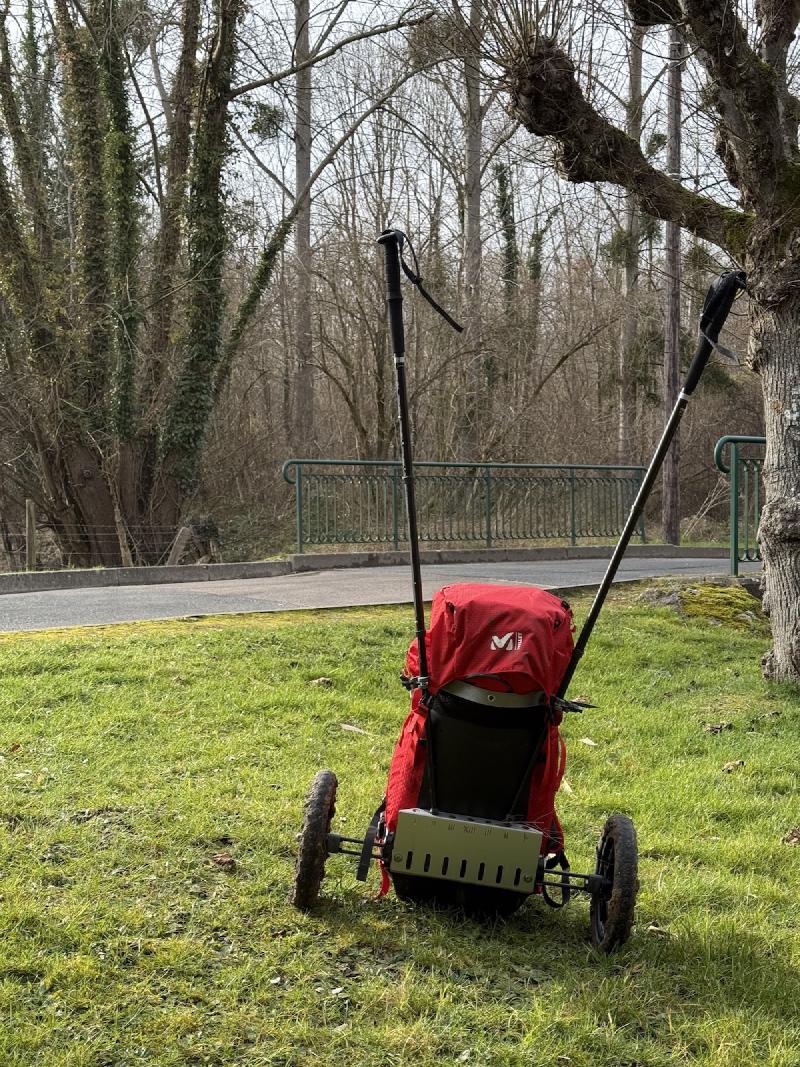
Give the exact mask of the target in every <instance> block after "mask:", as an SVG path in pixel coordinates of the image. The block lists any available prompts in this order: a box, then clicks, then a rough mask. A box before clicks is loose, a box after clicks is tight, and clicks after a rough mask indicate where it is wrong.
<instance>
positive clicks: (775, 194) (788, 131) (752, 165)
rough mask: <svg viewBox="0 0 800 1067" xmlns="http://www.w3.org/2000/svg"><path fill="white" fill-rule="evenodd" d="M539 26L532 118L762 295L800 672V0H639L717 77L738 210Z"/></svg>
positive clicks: (785, 566)
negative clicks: (720, 252) (630, 127)
mask: <svg viewBox="0 0 800 1067" xmlns="http://www.w3.org/2000/svg"><path fill="white" fill-rule="evenodd" d="M525 11H526V12H527V15H528V19H527V24H524V23H523V24H520V22H519V20H517V21H516V25H514V26H513V27H512V28H511V30H508V29H507V28H504V29H505V34H504V38H503V39H504V41H505V42H510V47H504V58H503V62H504V64H505V70H506V79H507V80H506V85H507V88H508V91H509V93H510V97H511V102H512V107H513V109H514V111H515V114H516V115H517V116H518V117H519V119H520V121H521V122H522V123H523V124H524V125H525V127H526V128H527V129H528V130H529V131H530V132H531V133H534V134H536V135H538V136H545V137H550V138H552V139H553V141H554V142H555V144H556V145H557V156H558V165H559V167H560V170H561V172H562V174H563V175H564V176H565V177H566V178H568V179H569V180H571V181H573V182H602V181H606V182H612V183H614V184H617V185H620V186H622V187H623V188H626V189H629V190H631V191H632V192H635V193H636V194H637V195H638V196H639V199H640V202H641V204H642V206H643V208H644V209H645V210H646V211H647V212H648V213H649V214H651V215H655V216H657V217H658V218H662V219H664V220H670V221H673V222H677V223H680V224H681V225H682V226H683V227H685V228H686V229H688V230H690V231H691V232H693V233H694V234H696V235H697V236H699V237H702V238H704V239H706V240H708V241H710V242H711V243H713V244H715V245H717V246H719V247H722V248H724V249H725V250H726V251H727V252H728V253H729V254H730V255H731V256H733V257H734V258H735V259H736V260H738V261H739V262H741V263H743V264H744V265H745V267H746V268H747V272H748V278H749V282H748V289H749V294H750V317H751V340H750V362H751V366H752V367H753V369H754V370H755V371H756V372H757V373H759V374H760V375H761V382H762V389H763V393H764V400H765V405H764V409H765V421H766V432H767V458H766V465H765V470H764V478H765V485H766V491H767V501H766V504H765V507H764V510H763V512H762V518H761V527H760V531H759V537H760V542H761V546H762V553H763V556H764V560H765V576H766V598H765V600H766V606H767V609H768V610H769V611H770V612H771V621H772V632H773V642H774V644H773V649H772V651H771V653H770V654H769V655H768V656H767V657H766V660H765V663H764V669H765V671H766V673H767V674H768V675H769V676H771V677H776V678H792V679H795V680H797V679H800V551H799V550H798V549H800V393H798V386H797V374H796V352H797V349H798V345H800V296H798V291H799V290H798V287H797V284H796V278H797V273H798V270H800V258H799V257H800V253H798V251H797V247H796V234H797V228H798V225H799V224H800V218H798V211H800V197H798V196H797V189H798V183H799V182H800V177H799V175H800V158H799V157H800V153H798V144H797V114H798V106H797V101H796V99H795V97H794V95H793V94H792V91H791V89H790V85H789V82H788V80H787V55H788V51H789V47H790V45H791V43H792V40H793V37H794V33H795V30H796V28H797V23H798V19H800V7H798V6H797V5H786V4H783V3H782V2H773V0H764V2H762V3H760V4H759V5H758V6H757V8H756V10H755V15H754V18H753V20H752V22H750V23H744V22H742V21H741V18H740V17H739V15H737V13H736V12H734V11H733V10H731V8H730V7H729V6H725V5H720V4H714V3H712V4H709V3H706V2H702V3H701V2H700V0H680V2H678V0H660V2H659V3H655V2H653V3H650V2H649V0H637V2H636V3H635V5H634V12H633V13H634V17H635V19H636V20H637V21H638V22H639V23H641V24H648V25H660V24H664V23H670V24H675V25H677V26H678V27H679V28H680V29H681V31H682V33H683V34H684V35H685V36H686V37H687V38H688V39H689V41H690V43H691V46H692V48H693V49H694V53H695V54H696V56H697V58H698V61H699V62H700V63H702V65H703V68H704V70H705V74H706V78H707V99H708V100H709V101H710V107H711V109H712V110H711V113H712V114H713V115H714V119H715V125H716V137H717V140H716V145H715V147H716V151H717V155H718V158H719V160H720V162H721V163H722V165H723V167H724V170H725V175H726V177H727V179H728V181H729V182H730V184H731V185H732V186H733V188H734V189H735V190H736V191H737V192H738V196H739V206H738V207H729V206H727V205H725V204H724V203H721V202H720V201H718V200H715V199H713V198H711V197H708V196H703V195H699V194H697V193H695V192H693V191H691V190H689V189H687V188H686V187H685V186H684V185H683V184H682V183H681V182H680V181H678V180H677V179H675V178H674V177H671V176H669V175H667V174H665V173H663V172H661V171H659V170H658V169H657V168H656V167H655V166H654V165H653V164H652V163H651V162H650V161H649V160H648V159H647V158H646V157H645V155H644V153H643V152H642V150H641V148H640V147H639V145H637V144H635V143H634V142H633V141H632V140H631V138H629V137H628V136H627V135H626V134H625V133H623V132H622V131H621V130H620V129H619V128H618V127H617V126H615V125H614V123H613V122H611V121H610V120H609V119H608V118H607V117H606V116H605V115H604V114H602V113H601V111H599V110H598V109H597V108H596V107H595V106H593V105H592V103H591V102H590V101H589V100H588V99H587V97H586V96H585V95H584V92H583V90H582V88H581V85H580V82H579V79H578V77H577V75H576V68H575V64H574V63H573V61H572V60H571V58H570V57H569V55H568V53H567V51H566V50H565V49H564V47H563V46H562V45H561V44H560V43H559V41H558V39H557V27H556V33H554V32H553V31H552V29H551V30H550V31H545V30H544V29H537V27H536V25H535V22H536V20H535V18H534V17H533V13H532V11H531V9H530V8H529V7H528V6H527V5H525Z"/></svg>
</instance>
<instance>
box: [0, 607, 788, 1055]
mask: <svg viewBox="0 0 800 1067" xmlns="http://www.w3.org/2000/svg"><path fill="white" fill-rule="evenodd" d="M737 593H738V595H739V596H741V597H742V598H744V597H745V596H746V594H744V593H740V592H738V591H737ZM728 596H729V594H728V593H726V592H725V591H722V592H720V591H719V590H714V589H712V590H710V591H709V592H707V593H704V594H703V595H697V596H694V595H691V594H689V595H687V598H686V604H687V614H683V615H679V614H677V613H675V612H674V611H672V610H670V609H668V608H657V607H656V608H654V607H652V606H649V605H646V604H643V603H641V602H640V601H639V600H638V599H637V597H638V590H637V591H631V590H629V591H627V592H617V593H615V595H614V598H613V599H612V601H611V602H610V604H609V607H608V610H607V613H606V614H605V616H604V618H603V619H601V622H600V624H599V627H598V630H597V632H596V639H595V641H594V643H593V645H592V647H591V650H590V652H589V653H588V654H587V656H586V658H585V660H584V663H583V664H582V665H581V667H580V669H579V673H578V674H577V676H576V680H575V685H574V686H573V689H572V695H573V696H576V697H579V696H585V697H589V698H591V699H592V700H593V702H594V703H597V704H598V705H599V709H598V710H594V711H588V712H586V713H585V714H584V715H583V716H582V717H578V716H571V717H570V718H569V720H568V722H567V723H566V727H565V732H566V736H567V743H568V749H569V755H568V763H567V775H566V777H567V787H566V788H565V789H564V790H563V791H562V794H561V796H560V804H559V811H560V814H561V816H562V821H563V823H564V827H565V832H566V837H567V851H568V854H569V855H570V859H571V861H572V865H573V867H574V868H575V869H576V870H589V869H590V868H591V866H592V864H593V851H594V845H595V842H596V839H597V835H598V833H599V830H600V827H601V826H602V823H603V821H604V819H605V816H606V815H607V814H608V813H610V812H613V811H622V812H626V813H628V814H630V815H631V816H632V817H633V818H634V820H635V822H636V825H637V829H638V832H639V845H640V852H641V871H640V875H641V881H642V889H641V894H640V906H639V909H638V913H637V925H636V928H635V930H634V935H633V939H632V940H631V942H630V943H629V945H628V946H626V948H625V949H623V950H622V951H621V952H619V953H618V954H616V955H615V956H612V957H611V958H599V957H598V956H596V955H595V954H594V953H593V952H592V950H591V948H590V947H589V944H588V940H587V935H588V907H587V905H586V904H585V903H584V901H583V900H582V899H580V898H579V899H577V900H576V901H575V902H574V903H572V904H571V905H570V906H569V907H568V908H567V909H566V910H565V911H562V912H553V911H550V910H549V909H547V908H546V907H545V906H544V905H543V904H542V902H541V901H539V900H534V901H532V902H530V903H529V904H527V905H526V906H525V908H523V910H522V911H521V912H519V913H518V914H517V916H515V917H514V918H512V919H511V920H509V921H508V922H506V923H502V922H498V923H495V924H484V925H481V924H479V923H477V922H474V921H465V920H462V919H459V918H458V917H457V916H453V915H451V914H446V913H435V912H432V911H427V910H423V909H414V908H412V907H409V906H407V905H404V904H401V903H400V902H399V901H397V900H396V899H395V898H394V896H393V895H390V896H389V897H387V898H385V899H383V900H377V899H376V897H375V893H376V891H377V886H378V879H377V878H376V877H375V876H373V878H372V881H371V882H370V883H369V884H368V886H367V887H366V888H365V887H364V886H363V885H362V884H360V883H358V882H356V881H355V878H354V866H353V865H352V864H351V863H350V861H349V860H348V859H347V858H345V857H335V858H333V859H332V860H330V861H329V865H328V877H327V878H326V881H325V884H324V890H325V901H324V903H323V905H322V906H321V907H320V909H319V910H318V911H317V912H315V913H314V914H312V915H302V914H299V913H297V912H295V911H293V910H292V909H291V908H290V907H289V905H288V904H287V892H288V889H289V884H290V880H291V875H292V868H293V849H294V835H295V832H296V830H297V828H298V824H299V820H300V813H301V809H302V802H303V795H304V793H305V790H306V788H307V786H308V783H309V781H310V779H311V777H312V776H313V774H314V773H315V772H316V771H317V770H318V769H319V768H321V767H324V766H329V767H331V768H332V769H333V770H335V771H336V772H337V774H338V776H339V780H340V786H339V816H338V817H337V820H336V824H335V827H334V828H338V829H340V831H343V832H347V831H350V832H352V833H353V834H354V835H355V834H357V833H359V832H362V831H363V829H364V828H365V827H366V823H367V822H368V819H369V816H370V815H371V813H372V811H373V809H374V807H375V805H376V803H377V801H378V800H379V799H380V797H381V795H382V792H383V788H384V784H385V778H386V771H387V767H388V764H389V759H390V755H391V750H392V746H393V744H394V741H395V737H396V735H397V733H398V731H399V728H400V724H401V722H402V719H403V717H404V715H405V712H406V705H407V701H406V695H405V693H404V691H403V690H402V688H401V687H400V685H399V683H398V682H397V675H398V671H399V669H400V665H401V663H402V659H403V655H404V651H405V647H406V645H407V643H408V641H409V638H410V635H411V631H412V620H411V612H410V610H409V609H407V608H392V609H384V608H380V609H371V610H361V609H359V610H352V611H336V612H319V613H315V614H311V613H309V614H304V615H284V616H274V615H268V616H257V617H254V616H251V617H238V618H231V619H213V618H209V619H203V620H199V621H183V622H170V623H154V624H143V625H134V626H116V627H109V628H106V629H96V630H83V631H74V630H73V631H63V632H53V633H49V634H34V635H11V636H3V637H2V638H0V761H1V762H0V774H1V776H2V777H1V779H0V782H1V784H0V789H1V790H2V792H1V793H0V845H1V847H2V881H1V882H0V931H1V932H2V953H1V954H0V1064H2V1065H6V1064H26V1065H27V1064H42V1065H46V1067H66V1065H70V1067H78V1065H81V1067H133V1065H136V1064H142V1063H147V1064H158V1065H164V1067H171V1065H177V1064H213V1065H218V1067H223V1065H225V1067H228V1065H239V1064H243V1065H244V1064H246V1065H248V1067H249V1065H253V1067H262V1065H263V1067H266V1065H274V1067H278V1065H280V1067H290V1065H291V1067H295V1065H306V1064H308V1065H311V1064H320V1065H330V1067H333V1065H336V1067H340V1065H341V1067H350V1065H354V1067H361V1065H364V1067H367V1065H369V1067H373V1065H374V1067H383V1065H391V1064H409V1065H414V1067H427V1065H434V1064H436V1065H437V1067H439V1065H448V1064H462V1063H467V1064H470V1065H473V1067H474V1065H478V1064H479V1065H491V1067H493V1065H520V1067H522V1065H525V1067H559V1065H562V1064H563V1065H574V1067H589V1065H593V1067H594V1065H601V1067H634V1065H636V1067H660V1065H662V1064H663V1065H667V1064H671V1065H672V1064H689V1063H691V1064H708V1065H709V1067H711V1065H713V1067H729V1065H730V1067H734V1065H736V1067H738V1065H742V1067H747V1065H755V1064H759V1065H761V1064H769V1065H772V1067H778V1065H781V1067H790V1065H792V1067H798V1065H800V1010H799V1009H798V1005H800V970H799V968H800V927H799V925H798V906H799V905H800V894H799V893H798V886H799V885H800V847H793V846H792V845H790V844H788V843H784V842H782V837H783V836H784V835H785V834H786V833H787V831H789V830H791V828H792V827H796V826H798V824H800V798H799V794H798V767H800V696H798V695H797V693H793V692H791V691H790V690H789V689H787V688H776V687H771V686H767V685H766V684H765V683H764V682H763V681H762V680H761V677H760V673H759V662H758V661H759V658H760V655H761V654H762V652H763V650H764V649H765V648H766V646H767V633H766V629H765V626H764V623H763V620H761V619H760V618H743V619H737V618H736V617H735V616H736V615H737V614H739V613H740V612H741V610H742V609H743V608H747V606H748V605H747V604H746V603H745V602H744V600H743V601H742V602H741V603H738V602H737V603H735V604H734V605H733V607H732V608H731V605H730V604H729V603H728V599H727V598H728ZM714 598H717V599H718V600H719V601H720V603H718V604H717V603H714ZM586 607H587V601H586V600H581V601H579V602H578V603H577V604H576V609H577V613H578V614H582V612H584V611H585V610H586ZM710 616H713V618H711V617H710ZM720 619H721V620H722V621H721V622H719V621H718V620H720ZM323 676H324V677H327V678H329V679H331V684H330V685H329V686H327V687H326V686H323V685H315V684H313V682H314V680H315V679H318V678H320V677H323ZM723 721H724V722H727V723H731V724H732V728H727V729H723V730H721V731H720V732H718V733H710V732H706V731H705V730H704V725H705V724H713V723H720V722H723ZM343 726H350V727H357V728H358V730H357V731H356V730H352V729H343ZM589 742H594V743H593V744H592V743H589ZM738 760H743V761H744V763H743V765H736V766H734V768H733V769H732V770H730V771H728V772H726V771H724V770H723V767H724V765H725V764H729V763H735V762H736V761H738Z"/></svg>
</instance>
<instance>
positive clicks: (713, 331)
mask: <svg viewBox="0 0 800 1067" xmlns="http://www.w3.org/2000/svg"><path fill="white" fill-rule="evenodd" d="M744 287H745V275H744V273H743V272H742V271H733V270H732V271H728V272H727V273H726V274H722V275H721V276H720V277H719V278H718V279H717V280H716V281H715V282H714V284H713V285H712V286H711V288H710V289H709V290H708V293H707V294H706V300H705V304H704V305H703V314H702V315H701V316H700V341H699V343H698V345H697V351H696V352H695V355H694V359H693V360H692V365H691V367H689V373H688V374H687V376H686V382H685V383H684V386H683V391H684V393H686V395H687V396H691V395H692V393H693V392H694V391H695V389H696V388H697V384H698V382H699V381H700V378H701V376H702V374H703V371H704V370H705V369H706V364H707V363H708V360H709V357H710V356H711V353H712V352H713V350H714V346H715V345H716V343H717V341H718V340H719V332H720V330H721V329H722V327H723V325H724V324H725V320H726V319H727V317H728V312H729V311H730V310H731V307H732V306H733V301H734V300H735V299H736V294H737V293H738V292H739V290H740V289H744Z"/></svg>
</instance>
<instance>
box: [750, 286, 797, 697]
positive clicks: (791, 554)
mask: <svg viewBox="0 0 800 1067" xmlns="http://www.w3.org/2000/svg"><path fill="white" fill-rule="evenodd" d="M750 346H751V356H752V359H753V364H754V367H755V368H756V369H757V370H758V371H759V372H760V374H761V381H762V388H763V392H764V421H765V424H766V435H767V454H766V460H765V463H764V486H765V489H766V503H765V505H764V508H763V510H762V512H761V524H760V526H759V531H758V539H759V543H760V546H761V554H762V556H763V559H764V565H765V568H764V582H765V596H764V609H765V610H766V611H767V612H768V613H769V615H770V622H771V625H772V636H773V642H774V644H773V648H772V650H771V651H770V652H768V653H767V655H766V656H765V657H764V661H763V667H764V674H765V675H766V676H767V677H768V678H774V679H781V678H786V679H794V680H796V679H797V678H798V677H800V595H798V591H800V378H798V373H797V366H798V363H797V360H798V357H797V353H798V352H800V297H797V296H795V297H792V298H788V299H786V300H784V301H783V302H782V303H781V304H779V305H778V306H776V307H773V308H764V307H759V306H757V305H755V302H754V307H753V311H752V334H751V340H750Z"/></svg>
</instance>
